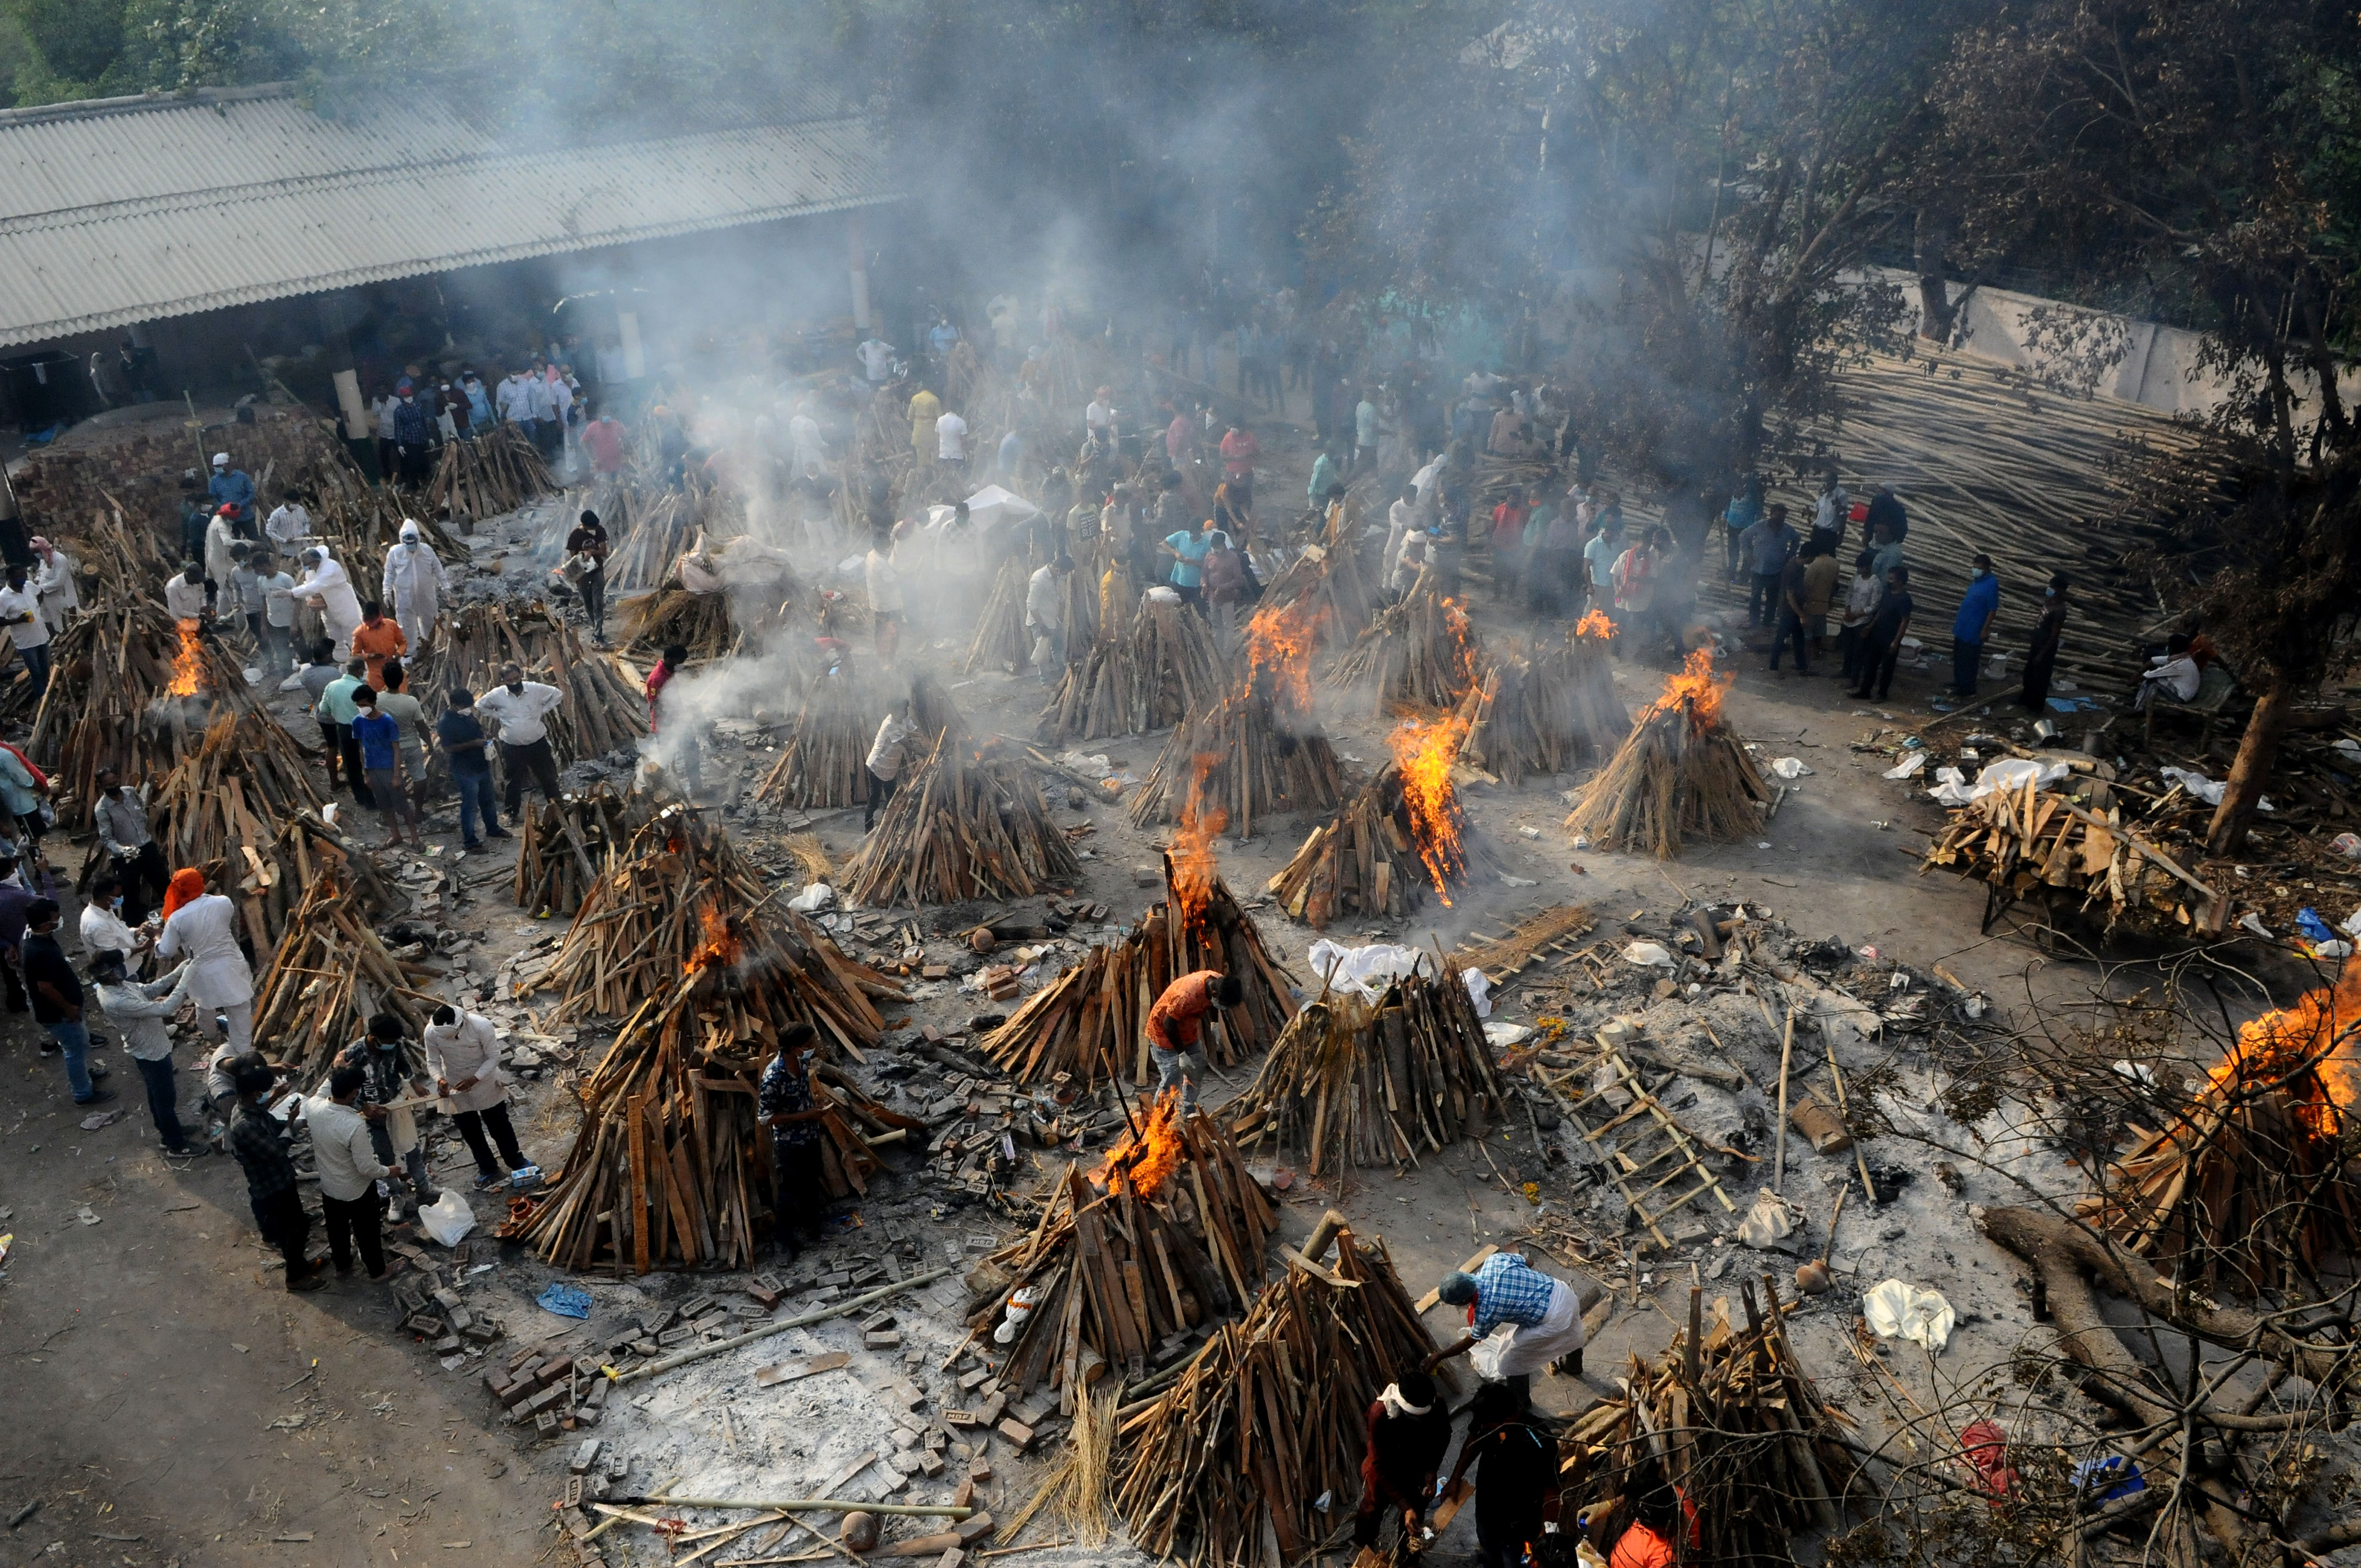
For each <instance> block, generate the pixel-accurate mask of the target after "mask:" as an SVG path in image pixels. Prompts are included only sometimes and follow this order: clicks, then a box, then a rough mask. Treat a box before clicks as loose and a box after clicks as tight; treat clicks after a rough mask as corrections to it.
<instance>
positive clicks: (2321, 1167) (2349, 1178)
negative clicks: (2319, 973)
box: [2081, 960, 2361, 1296]
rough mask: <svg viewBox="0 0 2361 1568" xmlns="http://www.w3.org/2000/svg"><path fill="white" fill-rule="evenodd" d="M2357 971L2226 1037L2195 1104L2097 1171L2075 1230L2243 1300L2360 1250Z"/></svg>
mask: <svg viewBox="0 0 2361 1568" xmlns="http://www.w3.org/2000/svg"><path fill="white" fill-rule="evenodd" d="M2356 1032H2361V962H2356V960H2347V962H2346V965H2345V972H2344V973H2343V974H2342V975H2341V976H2339V977H2338V980H2337V981H2336V983H2335V984H2334V985H2333V986H2323V987H2322V988H2321V989H2319V990H2316V991H2313V992H2309V993H2308V994H2306V995H2305V996H2304V997H2303V998H2302V999H2301V1000H2300V1001H2299V1002H2297V1003H2296V1004H2295V1005H2294V1006H2292V1007H2287V1008H2282V1009H2280V1010H2279V1011H2277V1012H2273V1013H2267V1014H2264V1015H2263V1016H2262V1017H2260V1018H2257V1019H2255V1020H2254V1021H2253V1022H2251V1023H2249V1024H2246V1025H2245V1026H2243V1027H2242V1028H2240V1029H2239V1031H2238V1039H2237V1043H2236V1045H2235V1046H2234V1047H2231V1050H2230V1053H2229V1055H2228V1056H2226V1057H2225V1058H2223V1060H2222V1061H2221V1062H2219V1063H2218V1064H2216V1065H2215V1066H2214V1067H2213V1069H2212V1070H2211V1071H2210V1072H2209V1073H2208V1074H2207V1076H2206V1080H2205V1083H2204V1085H2203V1087H2202V1088H2201V1089H2200V1090H2199V1091H2197V1094H2196V1097H2195V1098H2194V1099H2193V1100H2192V1101H2191V1102H2190V1104H2189V1105H2188V1106H2187V1108H2185V1109H2184V1110H2182V1111H2181V1112H2180V1113H2179V1114H2178V1115H2176V1116H2174V1117H2173V1119H2172V1121H2171V1123H2170V1124H2169V1125H2168V1126H2166V1127H2165V1128H2164V1129H2163V1130H2162V1131H2160V1132H2156V1133H2151V1134H2147V1135H2144V1136H2143V1137H2142V1138H2141V1139H2140V1141H2139V1143H2138V1144H2137V1145H2136V1146H2134V1147H2133V1148H2132V1150H2131V1151H2130V1152H2129V1153H2127V1154H2125V1155H2124V1156H2122V1157H2120V1158H2118V1159H2116V1160H2115V1161H2114V1163H2113V1165H2112V1166H2111V1167H2110V1168H2109V1170H2108V1173H2107V1179H2106V1183H2105V1189H2104V1191H2103V1193H2102V1194H2101V1195H2100V1196H2097V1197H2092V1198H2087V1199H2085V1200H2083V1201H2082V1203H2081V1211H2082V1213H2083V1214H2084V1216H2085V1217H2086V1218H2094V1223H2097V1224H2099V1225H2101V1226H2103V1227H2104V1228H2105V1230H2106V1231H2107V1232H2108V1233H2109V1234H2112V1235H2113V1236H2114V1238H2115V1240H2116V1241H2117V1242H2118V1243H2119V1244H2120V1245H2123V1246H2124V1247H2125V1248H2126V1249H2128V1250H2129V1251H2132V1252H2135V1253H2138V1254H2141V1255H2145V1256H2147V1257H2152V1258H2155V1259H2156V1260H2158V1262H2159V1263H2163V1262H2166V1261H2168V1260H2170V1261H2175V1262H2177V1265H2178V1266H2177V1269H2176V1273H2177V1275H2178V1277H2180V1278H2181V1279H2182V1280H2184V1281H2193V1280H2194V1279H2197V1278H2200V1277H2202V1280H2203V1281H2204V1284H2205V1288H2207V1289H2209V1290H2211V1289H2218V1288H2223V1287H2224V1286H2226V1287H2227V1288H2230V1289H2232V1290H2235V1292H2237V1293H2238V1294H2240V1295H2243V1296H2254V1295H2257V1294H2259V1293H2261V1292H2263V1291H2267V1290H2276V1289H2280V1288H2286V1289H2289V1290H2290V1291H2301V1290H2302V1289H2303V1288H2305V1282H2306V1281H2308V1280H2310V1279H2312V1278H2314V1277H2317V1275H2318V1272H2319V1270H2320V1268H2321V1267H2322V1266H2323V1263H2324V1262H2325V1261H2326V1260H2327V1259H2329V1258H2332V1257H2334V1256H2337V1255H2349V1254H2350V1253H2351V1252H2352V1250H2353V1248H2354V1245H2355V1243H2356V1241H2361V1179H2356V1177H2361V1170H2356V1162H2355V1161H2354V1160H2353V1159H2352V1158H2351V1157H2350V1150H2351V1148H2352V1145H2353V1134H2354V1129H2355V1122H2354V1118H2355V1116H2356V1111H2361V1047H2356Z"/></svg>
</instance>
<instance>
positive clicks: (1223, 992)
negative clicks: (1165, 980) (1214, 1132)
mask: <svg viewBox="0 0 2361 1568" xmlns="http://www.w3.org/2000/svg"><path fill="white" fill-rule="evenodd" d="M1244 1000H1246V985H1245V984H1244V982H1242V981H1240V980H1239V979H1238V977H1237V976H1235V975H1234V974H1224V973H1223V972H1222V971H1221V970H1217V969H1201V970H1191V972H1189V973H1188V974H1184V975H1182V976H1181V977H1180V979H1178V980H1176V981H1173V982H1172V983H1171V984H1170V985H1168V986H1166V987H1165V988H1164V994H1163V995H1161V996H1159V997H1158V998H1157V999H1156V1005H1155V1006H1153V1007H1151V1008H1149V1009H1148V1056H1149V1057H1150V1058H1153V1059H1154V1060H1155V1063H1156V1095H1157V1098H1158V1099H1159V1100H1160V1099H1162V1098H1163V1097H1164V1096H1165V1095H1166V1094H1168V1093H1170V1091H1172V1090H1174V1089H1175V1088H1177V1089H1179V1090H1180V1113H1181V1114H1182V1115H1184V1116H1190V1115H1194V1114H1195V1113H1196V1111H1197V1080H1199V1079H1201V1078H1202V1077H1203V1076H1204V1075H1205V1057H1204V1053H1203V1052H1202V1051H1201V1050H1199V1049H1198V1048H1197V1037H1198V1034H1199V1031H1200V1030H1201V1029H1202V1027H1203V1026H1204V1022H1205V1019H1206V1018H1207V1016H1209V1015H1210V1014H1213V1013H1214V1012H1215V1011H1216V1010H1218V1009H1220V1008H1224V1007H1235V1006H1236V1005H1237V1004H1238V1003H1240V1002H1243V1001H1244Z"/></svg>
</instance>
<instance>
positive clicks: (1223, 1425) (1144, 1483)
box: [1115, 1232, 1434, 1568]
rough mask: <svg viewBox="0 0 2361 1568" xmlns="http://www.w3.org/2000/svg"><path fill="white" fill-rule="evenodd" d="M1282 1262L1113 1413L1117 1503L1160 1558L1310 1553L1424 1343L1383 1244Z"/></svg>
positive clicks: (1223, 1565)
mask: <svg viewBox="0 0 2361 1568" xmlns="http://www.w3.org/2000/svg"><path fill="white" fill-rule="evenodd" d="M1321 1250H1323V1252H1324V1251H1325V1250H1326V1249H1325V1247H1324V1246H1323V1248H1322V1249H1321ZM1289 1263H1290V1267H1289V1269H1288V1272H1287V1275H1286V1277H1284V1278H1282V1279H1280V1280H1279V1281H1277V1282H1276V1283H1275V1284H1273V1285H1272V1286H1271V1287H1270V1288H1268V1289H1266V1290H1265V1291H1264V1292H1263V1293H1262V1295H1261V1296H1260V1297H1259V1298H1258V1299H1257V1300H1256V1302H1255V1305H1254V1310H1252V1311H1250V1312H1249V1313H1247V1314H1246V1320H1245V1321H1243V1322H1239V1323H1235V1324H1231V1325H1229V1326H1226V1327H1224V1329H1223V1330H1222V1331H1221V1332H1219V1334H1217V1335H1216V1336H1215V1338H1214V1339H1213V1343H1210V1344H1208V1345H1207V1346H1206V1347H1205V1348H1204V1349H1203V1350H1202V1352H1200V1353H1199V1354H1198V1355H1197V1357H1196V1359H1194V1360H1193V1361H1191V1363H1190V1364H1189V1366H1188V1369H1187V1370H1186V1371H1185V1372H1183V1373H1182V1374H1181V1375H1180V1378H1179V1380H1178V1381H1176V1382H1175V1383H1174V1384H1173V1385H1172V1386H1171V1387H1170V1388H1169V1389H1168V1390H1166V1391H1165V1392H1164V1393H1162V1394H1160V1395H1159V1396H1158V1397H1157V1398H1156V1399H1155V1402H1154V1403H1152V1404H1150V1405H1149V1406H1148V1407H1147V1409H1133V1408H1126V1409H1123V1410H1121V1411H1119V1412H1118V1419H1119V1420H1120V1421H1121V1427H1120V1430H1119V1433H1118V1436H1117V1439H1116V1442H1117V1445H1118V1453H1119V1456H1120V1458H1119V1464H1120V1469H1121V1479H1120V1480H1119V1481H1118V1482H1117V1484H1116V1488H1115V1507H1116V1509H1117V1511H1118V1512H1119V1513H1120V1514H1121V1515H1122V1516H1123V1519H1124V1522H1125V1523H1126V1526H1127V1527H1128V1528H1129V1530H1130V1532H1131V1539H1132V1541H1133V1542H1134V1544H1136V1545H1137V1547H1138V1548H1139V1550H1140V1551H1142V1552H1147V1553H1148V1555H1150V1556H1151V1557H1154V1558H1156V1559H1157V1560H1158V1561H1159V1562H1178V1563H1186V1564H1189V1565H1190V1568H1244V1565H1246V1564H1250V1563H1268V1562H1272V1561H1277V1562H1280V1563H1301V1562H1304V1561H1306V1560H1308V1559H1309V1558H1310V1557H1311V1556H1312V1554H1313V1553H1314V1552H1317V1551H1318V1550H1319V1548H1320V1547H1321V1546H1322V1545H1323V1543H1324V1542H1326V1541H1329V1540H1330V1539H1331V1538H1332V1537H1334V1535H1336V1534H1337V1532H1338V1530H1339V1529H1340V1528H1341V1527H1342V1526H1343V1524H1344V1523H1345V1516H1346V1514H1347V1512H1348V1508H1347V1505H1346V1499H1348V1498H1356V1497H1359V1496H1360V1494H1361V1476H1360V1464H1361V1456H1362V1455H1363V1453H1365V1452H1367V1431H1366V1428H1365V1424H1364V1423H1365V1420H1366V1418H1367V1410H1368V1408H1369V1406H1370V1405H1371V1404H1372V1403H1373V1402H1375V1400H1376V1399H1377V1398H1378V1394H1379V1393H1381V1392H1382V1391H1383V1390H1384V1389H1385V1387H1386V1385H1388V1384H1389V1383H1392V1382H1394V1381H1396V1380H1397V1379H1399V1378H1400V1376H1402V1375H1403V1374H1405V1373H1409V1372H1415V1371H1417V1370H1419V1368H1420V1367H1421V1366H1422V1365H1423V1364H1424V1362H1425V1360H1426V1358H1427V1357H1428V1356H1429V1355H1430V1354H1433V1350H1434V1342H1433V1340H1432V1339H1431V1338H1430V1337H1429V1336H1428V1334H1427V1332H1426V1330H1425V1329H1424V1327H1422V1325H1421V1324H1420V1322H1419V1319H1418V1312H1417V1310H1416V1308H1415V1307H1414V1306H1413V1304H1412V1303H1411V1299H1410V1293H1409V1292H1408V1291H1406V1290H1404V1289H1403V1288H1402V1285H1401V1280H1400V1278H1399V1277H1397V1276H1396V1275H1395V1273H1394V1267H1393V1262H1392V1259H1391V1258H1390V1257H1389V1256H1388V1255H1387V1254H1386V1251H1385V1248H1384V1245H1383V1244H1378V1245H1372V1246H1370V1247H1367V1248H1366V1249H1365V1248H1363V1247H1362V1246H1361V1245H1358V1243H1357V1242H1356V1239H1355V1238H1354V1236H1353V1235H1352V1234H1350V1233H1349V1232H1347V1233H1345V1234H1341V1235H1339V1236H1338V1238H1337V1260H1336V1264H1335V1266H1334V1269H1333V1270H1330V1269H1327V1268H1323V1267H1322V1266H1320V1265H1319V1264H1317V1263H1316V1262H1313V1261H1312V1260H1309V1259H1304V1260H1300V1261H1299V1259H1297V1258H1295V1257H1290V1259H1289ZM1274 1542H1275V1543H1276V1547H1277V1556H1276V1557H1275V1558H1274V1557H1273V1555H1272V1547H1273V1543H1274Z"/></svg>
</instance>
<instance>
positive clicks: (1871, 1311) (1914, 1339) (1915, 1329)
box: [1861, 1279, 1960, 1355]
mask: <svg viewBox="0 0 2361 1568" xmlns="http://www.w3.org/2000/svg"><path fill="white" fill-rule="evenodd" d="M1861 1317H1862V1318H1863V1319H1865V1320H1866V1321H1868V1323H1869V1327H1870V1331H1871V1332H1873V1333H1875V1334H1876V1335H1877V1336H1878V1337H1879V1338H1880V1339H1906V1340H1908V1341H1910V1342H1911V1343H1914V1344H1923V1345H1925V1346H1926V1347H1927V1349H1928V1350H1930V1351H1932V1352H1933V1353H1934V1354H1938V1355H1940V1354H1942V1353H1943V1346H1944V1345H1946V1344H1948V1343H1950V1338H1951V1330H1952V1329H1953V1328H1955V1327H1957V1326H1958V1324H1959V1321H1960V1320H1959V1314H1957V1313H1956V1312H1954V1311H1952V1310H1951V1304H1950V1303H1949V1301H1946V1300H1945V1299H1943V1298H1942V1296H1941V1294H1940V1293H1939V1292H1937V1291H1933V1290H1922V1289H1920V1288H1918V1287H1917V1286H1916V1285H1905V1284H1904V1283H1903V1282H1902V1281H1901V1280H1899V1279H1888V1280H1885V1281H1883V1283H1881V1284H1878V1285H1874V1286H1872V1287H1871V1288H1870V1290H1869V1292H1868V1293H1867V1294H1866V1295H1864V1296H1862V1297H1861Z"/></svg>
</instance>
